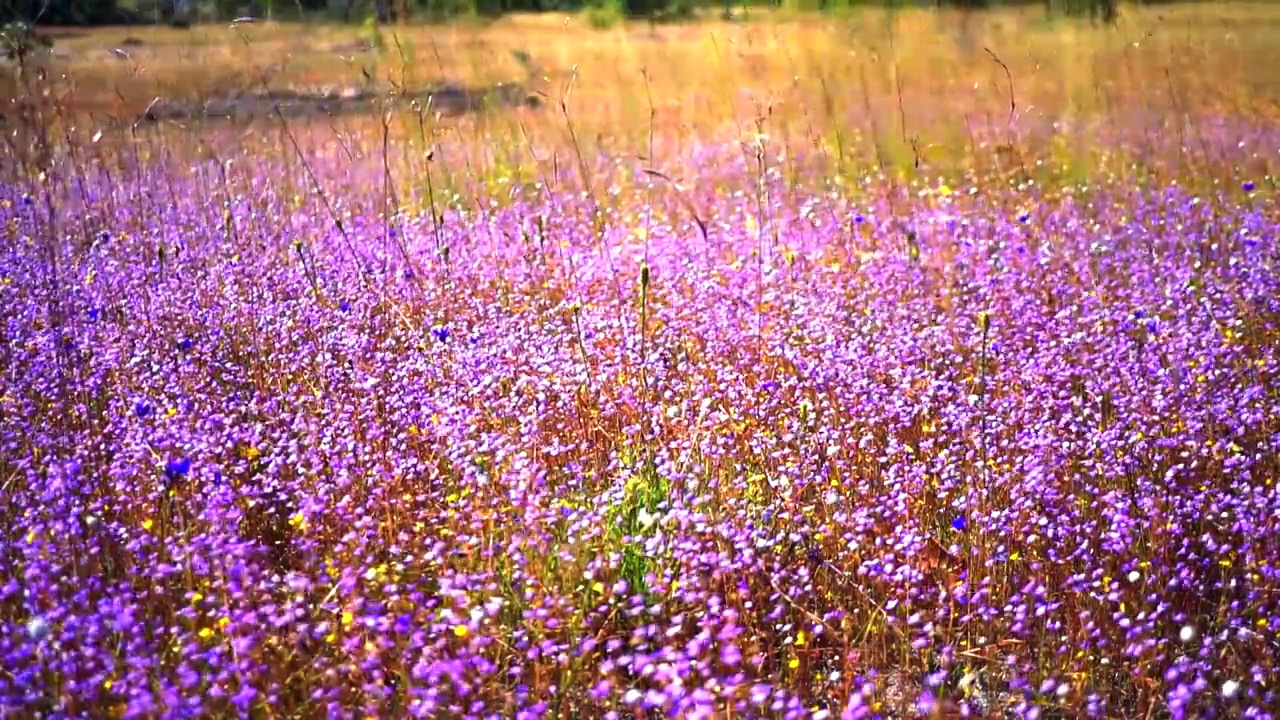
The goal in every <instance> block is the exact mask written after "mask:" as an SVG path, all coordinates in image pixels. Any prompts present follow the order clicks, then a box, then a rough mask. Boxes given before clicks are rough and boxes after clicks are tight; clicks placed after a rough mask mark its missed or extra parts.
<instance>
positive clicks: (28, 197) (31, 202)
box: [22, 193, 36, 207]
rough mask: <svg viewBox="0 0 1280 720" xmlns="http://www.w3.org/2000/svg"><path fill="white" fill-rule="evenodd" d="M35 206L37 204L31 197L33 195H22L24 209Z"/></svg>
mask: <svg viewBox="0 0 1280 720" xmlns="http://www.w3.org/2000/svg"><path fill="white" fill-rule="evenodd" d="M35 204H36V201H35V199H34V198H32V197H31V195H29V194H27V193H23V194H22V206H23V207H31V206H32V205H35Z"/></svg>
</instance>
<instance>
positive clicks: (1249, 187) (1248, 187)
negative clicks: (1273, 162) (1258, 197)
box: [1240, 180, 1258, 192]
mask: <svg viewBox="0 0 1280 720" xmlns="http://www.w3.org/2000/svg"><path fill="white" fill-rule="evenodd" d="M1240 187H1242V188H1244V191H1245V192H1253V191H1254V190H1257V189H1258V185H1257V184H1256V183H1254V182H1253V181H1252V180H1245V181H1244V184H1243V185H1241V186H1240Z"/></svg>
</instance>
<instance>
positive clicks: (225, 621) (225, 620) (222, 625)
mask: <svg viewBox="0 0 1280 720" xmlns="http://www.w3.org/2000/svg"><path fill="white" fill-rule="evenodd" d="M230 624H231V618H229V617H225V616H223V617H220V618H218V629H219V630H226V629H227V626H228V625H230Z"/></svg>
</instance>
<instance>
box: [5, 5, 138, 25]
mask: <svg viewBox="0 0 1280 720" xmlns="http://www.w3.org/2000/svg"><path fill="white" fill-rule="evenodd" d="M134 19H135V18H134V17H133V15H132V13H129V12H128V11H126V10H125V9H123V8H121V7H120V5H119V4H118V3H117V1H116V0H7V1H6V2H0V22H3V23H13V22H24V23H30V24H33V25H35V24H40V25H112V24H119V23H126V22H131V21H132V20H134Z"/></svg>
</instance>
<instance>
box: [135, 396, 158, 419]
mask: <svg viewBox="0 0 1280 720" xmlns="http://www.w3.org/2000/svg"><path fill="white" fill-rule="evenodd" d="M133 412H134V414H136V415H137V416H138V417H140V418H145V417H149V416H150V415H151V413H152V412H153V410H152V408H151V403H149V402H147V401H145V400H139V401H138V403H137V404H136V405H134V406H133Z"/></svg>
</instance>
